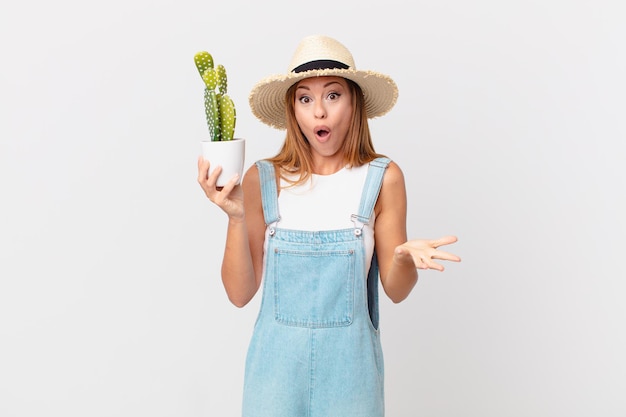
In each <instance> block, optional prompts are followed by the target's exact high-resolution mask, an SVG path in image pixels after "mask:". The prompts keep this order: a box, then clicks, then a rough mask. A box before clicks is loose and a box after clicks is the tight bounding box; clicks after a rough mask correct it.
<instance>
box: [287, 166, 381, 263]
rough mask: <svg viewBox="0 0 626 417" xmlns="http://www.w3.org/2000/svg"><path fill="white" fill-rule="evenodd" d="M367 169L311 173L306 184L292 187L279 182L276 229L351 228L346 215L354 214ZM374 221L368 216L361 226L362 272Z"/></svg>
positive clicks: (369, 253)
mask: <svg viewBox="0 0 626 417" xmlns="http://www.w3.org/2000/svg"><path fill="white" fill-rule="evenodd" d="M368 166H369V165H368V164H365V165H362V166H360V167H353V168H342V169H341V170H339V171H337V172H336V173H334V174H331V175H315V174H314V175H312V177H311V179H310V180H309V181H307V182H306V183H304V184H299V185H297V186H295V187H293V186H289V183H288V182H286V181H285V180H284V179H281V190H280V194H279V196H278V211H279V213H280V221H279V222H278V224H277V225H276V226H277V227H280V228H282V229H292V230H306V231H322V230H337V229H348V228H352V227H354V223H352V220H351V218H350V216H352V215H353V214H357V213H358V209H359V203H360V202H361V194H362V192H363V186H364V185H365V178H366V176H367V169H368ZM374 221H375V215H374V214H372V218H371V219H370V222H369V224H367V225H365V226H364V227H363V238H364V240H365V255H366V259H367V265H366V270H368V269H369V262H370V260H371V259H372V254H373V252H374Z"/></svg>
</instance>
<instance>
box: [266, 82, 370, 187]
mask: <svg viewBox="0 0 626 417" xmlns="http://www.w3.org/2000/svg"><path fill="white" fill-rule="evenodd" d="M345 80H346V81H347V83H348V88H349V89H350V93H351V95H352V115H351V118H352V123H351V124H350V128H349V129H348V133H347V137H346V140H345V141H344V143H343V149H342V152H343V155H344V160H345V164H346V165H347V166H349V167H358V166H361V165H364V164H366V163H368V162H370V161H372V160H373V159H375V158H377V157H379V156H381V155H380V154H378V153H376V151H375V150H374V145H373V143H372V136H371V133H370V129H369V124H368V123H367V114H366V112H365V103H364V99H363V91H362V90H361V87H359V85H358V84H357V83H355V82H353V81H351V80H348V79H345ZM297 85H298V84H297V83H296V84H294V85H292V86H291V87H290V88H289V90H287V94H286V102H285V118H286V121H287V134H286V136H285V142H284V143H283V146H282V147H281V149H280V150H279V151H278V153H277V154H276V156H274V157H272V158H269V161H270V162H272V163H273V164H274V166H275V167H276V168H277V171H278V172H280V176H281V178H283V179H285V180H286V181H287V182H289V183H291V184H292V185H297V184H301V183H303V182H305V181H307V180H308V179H309V178H310V177H311V173H312V171H313V158H312V156H311V146H310V144H309V142H308V140H307V139H306V137H305V136H304V134H303V133H302V131H301V130H300V127H299V126H298V122H297V121H296V115H295V110H294V103H295V95H296V87H297ZM288 174H291V175H293V174H297V175H299V177H298V179H296V180H295V181H293V180H290V179H289V178H287V177H286V175H288Z"/></svg>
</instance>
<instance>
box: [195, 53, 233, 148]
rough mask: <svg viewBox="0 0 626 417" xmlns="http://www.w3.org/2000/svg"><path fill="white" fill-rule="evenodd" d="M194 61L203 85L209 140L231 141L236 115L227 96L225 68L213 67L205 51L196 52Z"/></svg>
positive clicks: (210, 57) (209, 55)
mask: <svg viewBox="0 0 626 417" xmlns="http://www.w3.org/2000/svg"><path fill="white" fill-rule="evenodd" d="M194 61H195V63H196V68H198V72H199V73H200V76H201V77H202V80H203V81H204V85H205V89H204V111H205V115H206V121H207V125H208V128H209V135H210V137H211V140H213V141H220V140H222V141H224V140H232V139H233V136H234V134H235V120H236V113H235V104H234V103H233V100H232V99H231V98H230V97H229V96H228V94H227V89H228V80H227V77H226V68H224V66H223V65H218V66H217V67H215V66H214V62H213V57H212V56H211V54H209V53H208V52H206V51H202V52H198V53H197V54H196V55H195V56H194Z"/></svg>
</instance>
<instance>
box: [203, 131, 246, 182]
mask: <svg viewBox="0 0 626 417" xmlns="http://www.w3.org/2000/svg"><path fill="white" fill-rule="evenodd" d="M201 143H202V157H203V158H204V159H206V160H208V161H209V162H210V163H211V166H210V167H209V175H211V173H212V172H213V170H214V169H215V168H217V167H218V166H221V167H222V173H221V174H220V176H219V177H218V178H217V184H216V185H217V186H218V187H223V186H225V185H226V183H227V182H228V181H229V180H230V179H231V178H232V177H233V176H234V175H235V174H239V182H241V178H242V177H243V164H244V160H245V153H246V152H245V151H246V140H245V139H241V138H235V139H233V140H227V141H210V140H206V141H202V142H201ZM239 182H238V183H239Z"/></svg>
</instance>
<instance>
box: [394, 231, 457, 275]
mask: <svg viewBox="0 0 626 417" xmlns="http://www.w3.org/2000/svg"><path fill="white" fill-rule="evenodd" d="M456 241H457V238H456V236H444V237H442V238H439V239H434V240H431V239H416V240H409V241H408V242H405V243H403V244H402V245H400V246H398V247H396V249H395V251H394V262H397V263H398V264H401V265H406V264H407V263H413V265H414V266H415V268H417V269H436V270H437V271H443V269H444V268H443V266H442V265H440V264H438V263H437V262H435V261H434V259H441V260H444V261H452V262H460V261H461V258H459V257H458V256H456V255H453V254H451V253H448V252H444V251H442V250H439V249H438V248H439V247H440V246H444V245H449V244H451V243H454V242H456Z"/></svg>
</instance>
